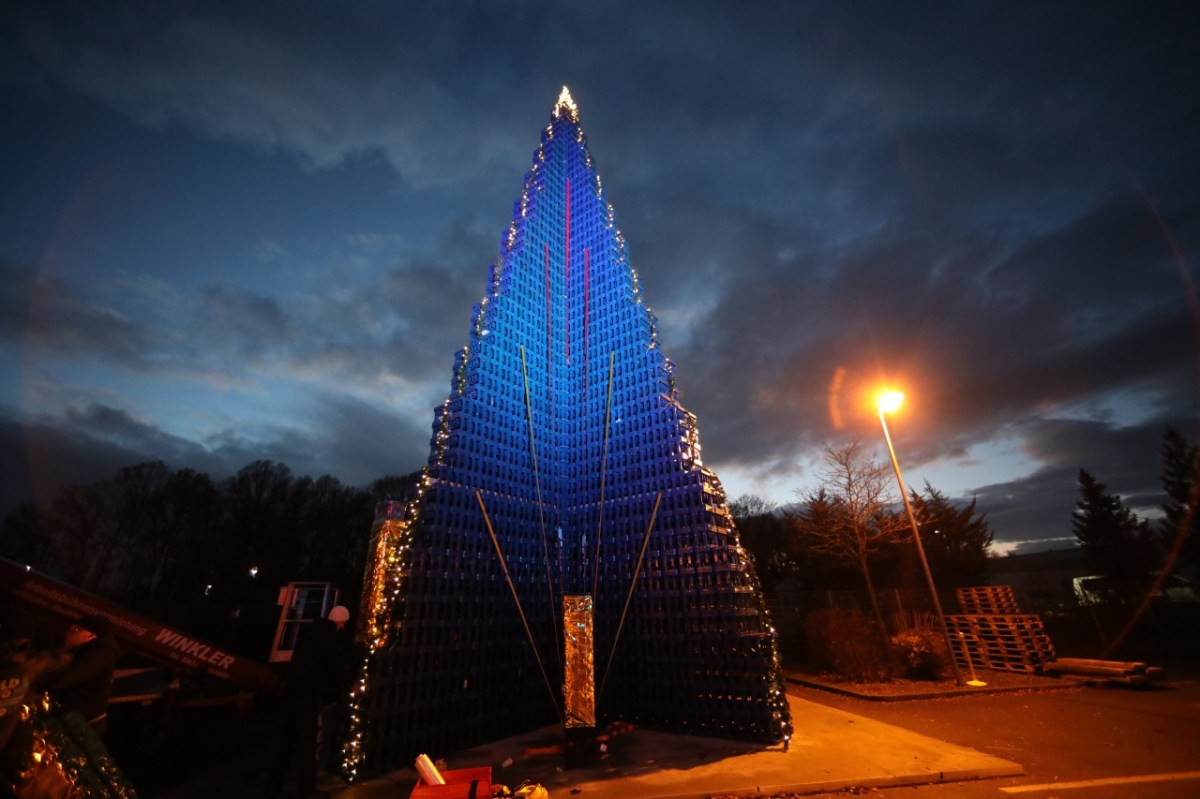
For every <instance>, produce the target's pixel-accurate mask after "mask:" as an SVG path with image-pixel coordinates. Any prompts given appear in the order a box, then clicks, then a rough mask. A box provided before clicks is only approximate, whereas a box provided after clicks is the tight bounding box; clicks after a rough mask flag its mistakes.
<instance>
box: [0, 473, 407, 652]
mask: <svg viewBox="0 0 1200 799" xmlns="http://www.w3.org/2000/svg"><path fill="white" fill-rule="evenodd" d="M406 480H407V478H405V477H395V476H393V477H383V478H380V479H378V480H376V481H375V482H373V483H372V484H371V485H370V486H369V487H368V488H359V487H353V486H348V485H345V484H343V483H342V482H341V481H340V480H338V479H337V478H335V477H331V476H329V475H323V476H321V477H317V478H312V477H297V476H295V475H294V474H293V473H292V471H291V469H290V468H289V467H288V466H286V465H285V464H282V463H277V462H274V461H270V460H258V461H254V462H252V463H250V464H247V465H246V466H245V467H243V468H242V469H241V470H240V471H238V472H237V473H236V474H235V475H233V476H232V477H229V478H227V479H225V480H222V481H219V482H217V481H214V480H213V479H212V478H211V477H210V476H209V475H207V474H204V473H202V472H198V471H196V470H194V469H177V470H172V469H170V468H169V467H168V466H167V465H166V464H164V463H163V462H162V461H146V462H143V463H139V464H137V465H134V466H129V467H125V468H123V469H119V470H118V471H117V472H116V473H115V474H113V475H112V476H111V477H109V478H107V479H104V480H100V481H97V482H95V483H90V484H87V485H77V486H67V487H65V488H63V489H61V490H60V491H59V492H58V494H57V495H56V496H55V497H54V498H53V499H51V500H50V501H49V502H48V503H45V504H35V503H32V502H28V503H25V504H23V505H21V506H19V507H18V508H17V509H16V510H14V511H13V512H11V513H10V514H8V515H7V516H6V517H5V518H4V523H3V528H2V531H0V555H3V556H4V557H6V558H9V559H10V560H14V561H18V562H20V563H24V564H28V565H29V566H32V567H33V568H35V569H37V570H38V571H40V572H43V573H45V574H48V575H50V576H52V577H55V578H57V579H60V580H62V581H63V582H66V583H70V584H72V585H75V586H78V587H79V588H82V589H84V590H85V591H89V592H92V593H95V594H98V595H100V596H103V597H105V598H106V599H109V600H112V601H113V602H116V603H118V604H120V605H123V606H125V607H128V608H130V609H132V610H136V611H138V612H140V613H143V614H145V615H146V616H149V617H150V618H153V619H155V620H156V621H160V622H163V623H165V624H173V625H179V626H181V627H182V628H183V629H185V630H188V631H190V632H193V633H194V634H197V635H206V636H208V637H209V638H211V639H212V640H214V641H217V642H219V643H224V644H226V645H231V646H233V648H235V650H240V651H241V652H242V653H243V654H247V655H251V656H255V657H263V656H265V654H266V651H267V647H269V645H270V640H269V638H270V634H271V633H273V631H274V624H275V620H276V619H277V617H278V608H277V606H276V604H275V603H276V600H277V597H278V594H279V589H280V588H281V587H283V586H284V585H286V584H287V583H288V582H295V581H318V582H331V583H334V584H336V585H337V586H338V587H339V588H340V589H341V592H342V599H341V601H342V602H343V604H346V605H347V606H348V607H350V608H351V610H352V611H357V607H358V599H359V595H360V593H361V590H362V578H363V569H364V566H365V562H366V556H367V546H368V543H369V539H370V534H371V523H372V521H373V517H374V506H375V503H376V502H377V501H379V500H381V499H386V498H388V497H389V496H393V497H399V496H400V495H402V494H403V491H404V485H405V483H406ZM264 636H265V637H266V639H268V640H264Z"/></svg>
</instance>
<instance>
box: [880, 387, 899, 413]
mask: <svg viewBox="0 0 1200 799" xmlns="http://www.w3.org/2000/svg"><path fill="white" fill-rule="evenodd" d="M903 404H904V392H903V391H892V390H888V391H881V392H879V395H878V396H877V397H876V398H875V406H876V407H877V408H878V409H879V412H880V413H892V412H893V411H896V410H898V409H899V408H900V406H901V405H903Z"/></svg>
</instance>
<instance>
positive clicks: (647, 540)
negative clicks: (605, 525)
mask: <svg viewBox="0 0 1200 799" xmlns="http://www.w3.org/2000/svg"><path fill="white" fill-rule="evenodd" d="M662 495H663V492H661V491H659V492H658V496H657V497H655V498H654V510H653V511H651V512H650V523H649V524H647V525H646V537H645V538H643V539H642V551H641V552H639V553H638V560H637V566H635V567H634V569H633V579H632V580H630V581H629V593H628V594H627V595H626V596H625V609H624V610H622V611H621V621H620V623H619V624H617V634H616V635H615V636H613V643H612V649H610V650H609V652H608V664H607V665H606V666H605V667H604V679H602V680H601V681H600V690H599V691H597V692H596V704H597V705H599V704H600V697H601V695H602V694H603V693H604V686H605V684H606V683H607V682H608V672H609V670H610V669H612V662H613V656H614V655H616V654H617V643H618V642H619V641H620V640H621V630H622V629H624V627H625V615H626V614H627V613H629V603H630V602H632V601H633V589H634V588H635V587H636V586H637V580H638V575H639V574H641V572H642V561H643V560H644V559H645V557H646V545H647V544H649V543H650V532H651V531H652V530H653V529H654V519H655V517H657V516H658V503H660V502H662Z"/></svg>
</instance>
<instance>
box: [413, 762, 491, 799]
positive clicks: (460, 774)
mask: <svg viewBox="0 0 1200 799" xmlns="http://www.w3.org/2000/svg"><path fill="white" fill-rule="evenodd" d="M442 779H444V780H445V781H446V784H445V785H428V784H426V783H425V782H424V781H423V780H421V778H420V777H418V778H417V784H416V785H414V786H413V789H412V793H411V794H409V796H410V797H411V799H491V795H492V767H491V766H480V767H478V768H455V769H445V770H444V771H442Z"/></svg>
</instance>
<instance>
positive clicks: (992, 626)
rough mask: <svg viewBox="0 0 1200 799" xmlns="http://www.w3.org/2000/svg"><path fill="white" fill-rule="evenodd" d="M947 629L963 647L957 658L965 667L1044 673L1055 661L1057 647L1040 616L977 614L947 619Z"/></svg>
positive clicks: (956, 652)
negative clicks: (1044, 667) (1045, 667)
mask: <svg viewBox="0 0 1200 799" xmlns="http://www.w3.org/2000/svg"><path fill="white" fill-rule="evenodd" d="M946 626H947V628H948V629H949V631H950V635H951V637H952V638H954V639H957V642H958V643H959V644H960V646H958V647H956V648H955V657H956V659H957V660H958V662H959V664H960V665H962V666H964V667H965V666H967V665H968V659H969V661H970V665H974V666H975V667H977V668H988V669H997V670H1000V671H1020V672H1040V671H1041V670H1042V664H1043V663H1045V662H1046V661H1049V660H1053V659H1054V645H1053V644H1052V643H1051V641H1050V636H1048V635H1046V630H1045V627H1043V626H1042V619H1041V617H1040V616H1036V615H1032V614H1014V613H998V614H993V613H976V614H962V615H958V616H947V617H946Z"/></svg>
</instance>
